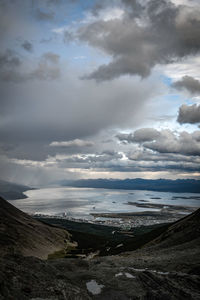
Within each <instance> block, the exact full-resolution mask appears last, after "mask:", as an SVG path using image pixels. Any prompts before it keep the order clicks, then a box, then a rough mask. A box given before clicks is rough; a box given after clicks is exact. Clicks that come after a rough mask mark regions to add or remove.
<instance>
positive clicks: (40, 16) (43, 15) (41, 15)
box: [35, 8, 55, 21]
mask: <svg viewBox="0 0 200 300" xmlns="http://www.w3.org/2000/svg"><path fill="white" fill-rule="evenodd" d="M54 16H55V14H54V12H52V11H44V10H41V9H40V8H37V9H36V12H35V17H36V19H37V20H39V21H52V20H53V19H54Z"/></svg>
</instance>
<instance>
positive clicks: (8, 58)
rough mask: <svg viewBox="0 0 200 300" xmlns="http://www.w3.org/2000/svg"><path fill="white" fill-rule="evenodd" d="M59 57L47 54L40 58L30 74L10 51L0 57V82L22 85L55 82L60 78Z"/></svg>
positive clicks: (50, 53)
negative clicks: (40, 81)
mask: <svg viewBox="0 0 200 300" xmlns="http://www.w3.org/2000/svg"><path fill="white" fill-rule="evenodd" d="M58 62H59V55H57V54H55V53H52V52H47V53H45V54H43V55H42V56H41V58H40V59H39V62H38V64H37V66H36V68H35V69H33V70H32V71H30V72H27V71H26V70H24V68H23V67H22V66H21V65H22V62H21V60H20V59H19V58H18V57H17V56H16V55H15V54H13V52H12V51H11V50H7V52H6V53H4V54H2V55H0V66H1V67H2V68H1V70H0V80H1V81H4V82H7V83H8V82H14V83H23V82H26V81H31V80H56V79H58V78H59V77H60V67H59V65H58Z"/></svg>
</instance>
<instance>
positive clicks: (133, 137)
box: [116, 128, 160, 143]
mask: <svg viewBox="0 0 200 300" xmlns="http://www.w3.org/2000/svg"><path fill="white" fill-rule="evenodd" d="M159 135H160V133H159V131H158V130H156V129H154V128H141V129H138V130H136V131H135V132H134V133H130V134H118V135H116V137H117V138H118V139H119V140H120V141H122V142H128V143H142V142H147V141H153V140H155V139H156V138H157V137H159Z"/></svg>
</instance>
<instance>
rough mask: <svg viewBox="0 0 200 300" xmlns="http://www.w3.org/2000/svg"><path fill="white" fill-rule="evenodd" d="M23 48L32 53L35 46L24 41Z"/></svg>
mask: <svg viewBox="0 0 200 300" xmlns="http://www.w3.org/2000/svg"><path fill="white" fill-rule="evenodd" d="M22 48H24V49H25V50H26V51H28V52H32V51H33V45H32V44H31V43H30V42H29V41H24V42H23V43H22Z"/></svg>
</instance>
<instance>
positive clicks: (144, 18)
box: [77, 0, 200, 81]
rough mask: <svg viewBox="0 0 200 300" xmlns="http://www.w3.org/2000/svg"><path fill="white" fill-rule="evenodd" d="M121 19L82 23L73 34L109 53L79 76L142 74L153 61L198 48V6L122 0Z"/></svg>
mask: <svg viewBox="0 0 200 300" xmlns="http://www.w3.org/2000/svg"><path fill="white" fill-rule="evenodd" d="M123 2H124V4H125V5H128V7H129V9H127V10H126V9H125V12H124V16H123V17H122V19H112V20H109V21H103V20H100V21H99V20H97V21H95V22H93V23H90V24H88V25H85V26H82V27H81V28H80V29H79V31H78V33H77V36H78V38H79V39H80V40H82V41H85V42H87V43H88V44H89V45H91V46H93V47H96V48H99V49H101V50H103V51H104V52H105V53H107V54H108V55H110V56H111V57H112V60H111V62H110V63H108V64H107V65H101V66H100V67H99V68H98V69H97V70H95V71H94V72H92V73H91V74H89V75H86V76H84V77H83V78H88V79H92V78H94V79H96V80H97V81H103V80H109V79H113V78H116V77H119V76H120V75H124V74H129V75H139V76H141V77H146V76H148V75H149V74H150V72H151V69H152V68H153V67H154V66H155V65H157V64H167V63H173V62H174V61H177V60H179V59H181V58H183V57H184V56H187V55H191V54H196V53H197V52H199V51H200V39H199V35H200V17H199V16H200V8H199V7H196V8H192V7H186V6H184V5H182V6H175V5H174V4H172V3H171V2H169V1H165V0H159V1H158V0H152V1H148V2H147V3H145V6H142V5H141V4H140V2H139V1H133V2H131V1H123Z"/></svg>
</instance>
